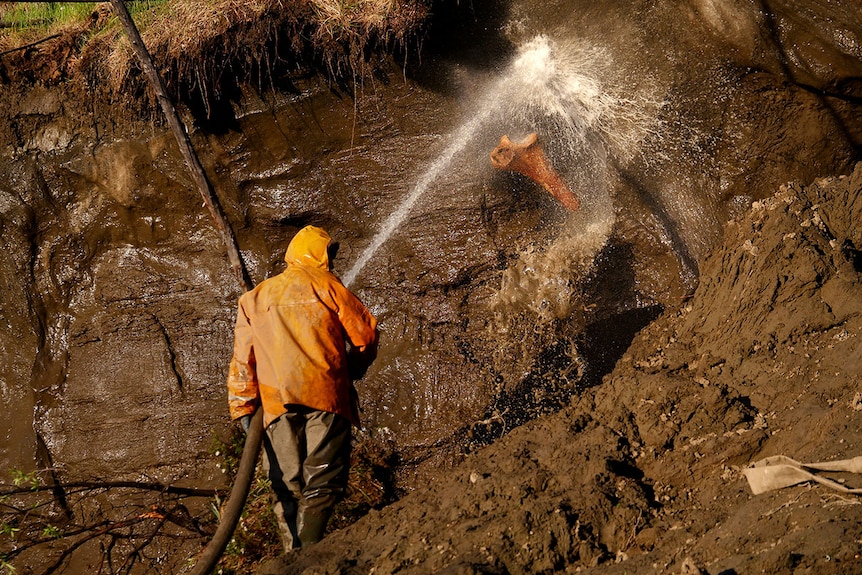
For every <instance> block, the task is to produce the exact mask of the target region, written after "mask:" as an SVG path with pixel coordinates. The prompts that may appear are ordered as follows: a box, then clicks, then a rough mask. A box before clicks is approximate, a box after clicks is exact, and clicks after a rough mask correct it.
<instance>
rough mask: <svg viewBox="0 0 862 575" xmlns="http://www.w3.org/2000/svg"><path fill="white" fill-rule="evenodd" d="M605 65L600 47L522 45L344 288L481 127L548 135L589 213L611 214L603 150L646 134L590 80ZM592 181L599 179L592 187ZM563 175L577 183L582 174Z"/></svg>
mask: <svg viewBox="0 0 862 575" xmlns="http://www.w3.org/2000/svg"><path fill="white" fill-rule="evenodd" d="M603 66H604V64H603V57H602V53H601V51H600V50H598V49H584V48H568V49H563V48H560V47H559V46H557V45H555V44H554V43H553V42H552V41H551V40H550V39H549V38H548V37H546V36H538V37H537V38H535V39H534V40H532V41H530V42H528V43H527V44H526V45H524V46H523V47H522V48H521V49H520V50H519V51H518V54H517V56H516V58H515V59H514V61H513V62H512V64H511V65H510V66H509V67H508V69H507V70H506V71H505V73H504V74H503V75H502V76H501V77H500V79H498V80H497V81H496V82H494V83H493V85H492V86H491V87H490V88H489V89H488V90H486V91H485V92H484V96H482V97H481V98H480V99H479V100H478V102H477V103H476V104H475V106H476V112H475V113H474V114H472V116H471V119H470V120H469V121H468V122H467V123H465V124H464V125H463V126H462V127H461V128H460V129H459V130H458V132H457V133H456V134H455V136H454V137H453V138H452V141H451V143H450V144H449V145H448V147H447V148H446V149H445V150H444V151H443V153H442V154H441V155H440V156H439V158H438V159H437V160H436V161H435V162H434V163H433V164H432V165H431V166H430V167H429V168H428V170H427V171H426V172H425V173H424V174H422V176H421V177H420V178H419V180H418V182H417V183H416V185H415V186H414V187H413V189H412V190H411V191H410V193H409V194H408V195H407V196H406V197H405V198H404V200H403V201H402V202H401V204H400V205H399V206H398V207H397V208H396V209H395V211H394V212H393V213H392V214H391V215H390V216H389V217H388V218H387V219H386V221H385V222H384V223H383V225H382V226H381V228H380V230H379V231H378V232H377V234H376V235H375V236H374V238H373V239H372V241H371V243H370V244H369V245H368V247H366V248H365V250H364V251H363V252H362V253H361V254H360V256H359V258H358V259H357V260H356V262H355V263H354V264H353V266H352V267H351V268H350V269H349V270H348V271H347V273H346V274H345V275H344V280H343V281H344V284H345V285H348V286H349V285H351V284H352V283H353V282H354V281H355V280H356V277H357V276H358V275H359V273H360V272H361V271H362V269H363V268H364V267H365V265H366V264H367V263H368V261H369V260H370V259H371V258H372V257H373V255H374V254H375V252H376V251H377V250H378V249H379V248H380V247H381V246H382V245H383V244H384V243H385V242H386V241H387V240H388V239H389V238H390V237H391V236H392V234H393V233H395V231H396V230H397V229H398V228H399V227H400V225H401V224H402V222H403V221H404V219H405V218H406V217H407V216H408V214H409V213H410V211H411V210H412V209H413V207H414V205H415V204H416V202H417V201H418V200H419V199H420V198H421V197H422V195H423V194H425V193H426V192H427V191H428V189H429V188H430V187H431V186H432V184H433V183H434V181H435V180H436V179H437V177H438V176H439V175H440V174H441V172H443V171H444V170H445V169H447V168H448V167H449V166H450V165H451V164H452V163H453V162H454V161H455V158H456V156H457V154H458V153H459V152H461V151H462V150H463V149H464V148H465V147H466V146H467V145H468V144H469V143H470V141H471V140H472V139H473V138H474V137H475V136H476V134H477V133H479V132H480V131H481V130H482V128H483V127H485V126H486V125H493V126H497V127H498V129H500V128H499V127H505V126H510V127H512V128H513V129H514V130H518V129H521V130H523V131H524V133H525V134H526V133H528V132H530V131H541V132H542V133H543V134H546V135H548V136H549V137H548V138H546V139H545V140H544V144H545V146H546V147H547V148H548V149H549V150H550V152H551V154H552V155H554V156H557V157H558V158H561V159H562V160H563V162H564V163H565V165H571V166H577V167H578V168H580V170H581V172H582V173H581V176H585V177H586V178H587V180H588V181H590V182H592V184H590V188H592V189H590V190H587V191H586V195H587V196H588V199H590V200H592V206H591V208H590V209H592V210H593V213H594V214H595V213H597V212H600V213H601V214H604V215H607V214H609V213H610V212H611V211H612V209H611V207H610V202H609V201H604V200H607V194H606V192H605V185H604V182H603V179H604V177H603V168H602V167H601V165H603V164H604V157H605V151H606V150H608V149H611V150H614V151H615V153H617V154H619V155H626V154H627V153H629V151H631V150H634V149H636V148H637V146H636V145H635V144H636V142H637V141H638V140H639V139H642V138H643V137H644V135H645V133H647V131H648V129H647V128H646V127H647V126H648V122H646V121H645V120H646V116H645V115H642V114H641V112H640V107H639V106H634V105H632V104H633V103H632V102H631V101H630V100H626V99H623V98H619V97H616V96H614V95H612V94H610V93H609V92H607V91H605V90H603V89H602V87H601V85H600V83H599V81H598V80H597V79H596V76H595V74H596V72H597V71H600V69H601V68H602V67H603ZM621 126H622V127H621ZM519 127H520V128H519ZM488 151H489V152H490V150H488ZM597 162H598V163H599V164H601V165H599V166H598V167H597ZM597 175H598V176H599V178H598V179H599V180H602V181H600V182H598V185H595V183H596V182H597V180H596V176H597ZM568 176H570V177H571V178H575V179H578V177H579V174H573V173H569V174H568ZM564 177H565V175H564Z"/></svg>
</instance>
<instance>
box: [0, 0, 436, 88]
mask: <svg viewBox="0 0 862 575" xmlns="http://www.w3.org/2000/svg"><path fill="white" fill-rule="evenodd" d="M431 2H432V0H242V1H241V0H141V1H137V2H128V6H129V9H130V12H131V13H132V16H133V18H134V20H135V23H136V25H137V26H138V28H139V30H140V32H141V35H142V37H143V39H144V43H145V44H146V45H147V47H148V48H149V50H150V52H151V53H152V54H153V57H154V59H155V60H156V62H157V65H158V66H159V67H160V68H161V69H162V71H163V73H164V74H165V75H166V77H167V80H168V81H169V83H170V82H172V81H174V82H177V83H178V84H182V83H185V84H187V85H191V84H199V83H201V82H206V81H207V80H208V79H209V80H212V81H215V79H216V78H217V77H218V76H219V75H220V74H222V73H223V72H224V70H225V69H226V68H231V70H232V71H233V72H234V73H241V72H243V71H245V72H250V71H259V70H260V69H263V68H267V67H269V66H270V65H271V63H272V62H274V61H275V62H280V63H284V62H286V61H287V62H288V64H290V63H291V62H290V61H291V60H295V63H296V64H297V65H299V64H302V65H307V64H312V65H317V66H320V65H321V64H322V65H323V66H324V67H328V68H329V71H330V72H331V73H334V74H337V73H339V72H344V71H347V72H348V75H349V74H351V73H355V72H356V71H357V70H356V68H357V66H360V67H361V60H362V58H363V57H364V56H365V55H366V54H367V52H368V49H369V48H371V47H374V48H380V47H386V46H390V45H391V44H392V43H393V42H395V43H397V42H401V43H402V44H403V43H404V42H405V40H406V39H407V38H409V37H410V36H411V35H413V34H414V33H415V32H417V30H419V28H420V27H421V25H422V23H423V22H424V21H425V19H426V18H427V16H428V13H429V9H430V4H431ZM23 47H26V48H23ZM0 54H2V56H0V77H3V76H5V77H6V78H8V79H10V80H11V81H16V80H29V81H39V82H46V81H47V82H58V81H63V80H67V79H70V78H75V77H81V76H83V77H86V78H88V79H89V80H90V81H92V80H93V79H97V80H99V81H105V82H107V83H108V84H109V85H110V86H112V87H113V89H114V90H122V89H128V88H129V85H128V81H129V75H130V72H131V73H132V76H134V75H135V74H134V70H135V69H136V67H137V65H136V63H135V61H134V56H133V54H132V51H131V47H130V45H129V42H128V39H127V38H126V36H125V34H124V33H123V31H122V27H121V26H120V24H119V21H118V20H117V19H116V17H115V16H114V14H113V10H112V8H111V5H110V3H107V2H100V3H95V2H94V3H83V4H82V3H73V2H25V3H22V2H0ZM309 60H314V61H309ZM210 75H212V76H213V77H212V78H209V76H210Z"/></svg>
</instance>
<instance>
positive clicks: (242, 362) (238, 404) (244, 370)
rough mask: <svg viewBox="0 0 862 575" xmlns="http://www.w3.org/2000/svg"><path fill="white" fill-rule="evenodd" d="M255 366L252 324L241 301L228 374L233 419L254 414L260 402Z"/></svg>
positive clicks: (229, 401)
mask: <svg viewBox="0 0 862 575" xmlns="http://www.w3.org/2000/svg"><path fill="white" fill-rule="evenodd" d="M255 366H256V362H255V359H254V346H253V344H252V329H251V324H250V323H249V321H248V316H247V315H246V313H245V310H244V309H243V306H242V301H240V304H239V310H238V311H237V315H236V327H235V328H234V342H233V357H232V358H231V360H230V368H229V369H228V375H227V390H228V405H229V407H230V418H231V419H232V420H233V419H239V418H241V417H243V416H245V415H249V416H250V415H252V414H253V413H254V410H255V408H256V407H257V404H258V403H259V400H258V397H259V393H258V385H257V374H256V372H255Z"/></svg>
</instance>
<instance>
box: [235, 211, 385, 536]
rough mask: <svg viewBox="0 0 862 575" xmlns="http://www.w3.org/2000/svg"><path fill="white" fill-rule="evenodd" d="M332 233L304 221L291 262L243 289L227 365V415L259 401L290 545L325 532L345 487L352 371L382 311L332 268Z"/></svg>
mask: <svg viewBox="0 0 862 575" xmlns="http://www.w3.org/2000/svg"><path fill="white" fill-rule="evenodd" d="M331 243H332V240H331V238H330V237H329V234H327V233H326V232H325V231H324V230H322V229H320V228H317V227H314V226H306V227H304V228H303V229H301V230H300V231H299V232H298V233H297V234H296V235H295V236H294V238H293V239H292V240H291V242H290V244H289V245H288V247H287V253H286V254H285V257H284V259H285V262H286V263H287V268H286V269H285V270H284V271H283V272H282V273H281V274H279V275H277V276H275V277H272V278H270V279H267V280H265V281H263V282H261V283H260V285H258V286H257V287H256V288H255V289H253V290H251V291H249V292H246V293H245V294H243V295H242V297H240V299H239V310H238V313H237V319H236V328H235V332H234V350H233V358H232V359H231V363H230V369H229V372H228V402H229V405H230V414H231V419H233V420H240V421H241V422H242V424H243V427H244V428H245V429H248V422H249V421H250V420H251V415H252V414H253V413H254V410H255V408H256V407H257V404H258V402H259V403H260V404H261V407H262V408H263V421H264V428H265V430H266V433H265V435H264V461H263V463H264V468H265V469H266V470H267V472H268V474H269V478H270V481H271V482H272V487H273V490H274V491H275V495H276V502H275V505H274V506H273V509H274V511H275V515H276V518H277V520H278V523H279V528H280V529H281V532H282V542H283V543H284V547H285V550H286V551H289V550H291V549H295V548H298V547H301V546H305V545H308V544H311V543H315V542H317V541H319V540H320V539H321V538H322V537H323V532H324V529H325V528H326V524H327V522H328V521H329V517H330V515H331V514H332V508H333V507H334V506H335V503H336V502H337V501H338V500H339V499H340V498H341V496H342V495H343V494H344V490H345V488H346V487H347V475H348V470H349V463H350V439H351V424H352V425H357V426H358V425H359V409H358V405H357V396H356V391H355V389H354V387H353V380H354V379H358V378H360V377H362V375H363V374H364V373H365V370H366V369H367V368H368V366H370V365H371V362H373V361H374V358H375V357H376V354H377V341H378V332H377V320H376V319H375V318H374V316H373V315H371V313H370V312H369V311H368V310H367V309H366V308H365V306H364V305H362V303H361V302H360V301H359V299H357V297H356V296H355V295H353V294H352V293H351V292H350V290H348V289H347V288H346V287H344V285H342V283H341V281H339V279H338V278H337V277H335V275H333V274H332V273H331V272H330V253H329V250H330V246H331Z"/></svg>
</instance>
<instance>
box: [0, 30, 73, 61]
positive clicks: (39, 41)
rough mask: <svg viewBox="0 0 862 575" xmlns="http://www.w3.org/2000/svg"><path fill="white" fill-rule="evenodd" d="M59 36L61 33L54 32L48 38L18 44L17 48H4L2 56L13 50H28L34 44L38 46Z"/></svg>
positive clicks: (0, 54)
mask: <svg viewBox="0 0 862 575" xmlns="http://www.w3.org/2000/svg"><path fill="white" fill-rule="evenodd" d="M59 37H60V34H53V35H51V36H48V37H47V38H42V39H41V40H36V41H35V42H31V43H29V44H25V45H23V46H18V47H17V48H10V49H8V50H4V51H3V52H0V57H2V56H5V55H6V54H11V53H12V52H19V51H21V50H26V49H27V48H32V47H33V46H38V45H39V44H42V43H44V42H47V41H48V40H53V39H54V38H59Z"/></svg>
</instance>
